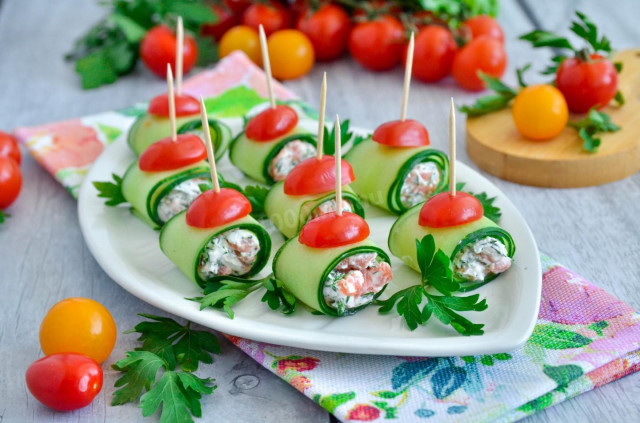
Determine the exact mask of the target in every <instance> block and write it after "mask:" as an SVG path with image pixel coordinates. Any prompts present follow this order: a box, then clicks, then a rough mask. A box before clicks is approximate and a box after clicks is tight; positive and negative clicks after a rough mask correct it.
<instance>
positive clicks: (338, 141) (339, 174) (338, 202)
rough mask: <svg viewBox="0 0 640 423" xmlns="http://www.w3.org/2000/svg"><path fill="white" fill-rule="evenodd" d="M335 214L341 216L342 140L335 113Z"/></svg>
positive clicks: (338, 121)
mask: <svg viewBox="0 0 640 423" xmlns="http://www.w3.org/2000/svg"><path fill="white" fill-rule="evenodd" d="M334 128H335V133H336V151H335V159H336V214H337V215H338V216H342V151H341V150H342V142H341V139H340V117H339V116H338V115H336V124H335V127H334Z"/></svg>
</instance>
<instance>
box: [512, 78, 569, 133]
mask: <svg viewBox="0 0 640 423" xmlns="http://www.w3.org/2000/svg"><path fill="white" fill-rule="evenodd" d="M512 114H513V121H514V122H515V124H516V128H518V131H520V133H521V134H522V135H523V136H524V137H525V138H529V139H531V140H539V141H542V140H550V139H552V138H555V137H556V136H558V135H559V134H560V132H562V130H563V129H564V128H565V126H567V121H568V120H569V108H568V107H567V101H566V100H565V99H564V96H563V95H562V93H561V92H560V90H558V89H557V88H556V87H554V86H552V85H547V84H539V85H531V86H528V87H525V88H523V89H522V91H520V93H518V95H517V96H516V99H515V100H514V102H513V108H512Z"/></svg>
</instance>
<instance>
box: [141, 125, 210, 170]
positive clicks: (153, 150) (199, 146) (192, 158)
mask: <svg viewBox="0 0 640 423" xmlns="http://www.w3.org/2000/svg"><path fill="white" fill-rule="evenodd" d="M206 158H207V149H206V147H205V146H204V143H203V142H202V140H201V139H200V137H199V136H197V135H195V134H178V138H177V139H176V141H173V140H172V139H171V137H167V138H162V139H160V140H158V141H156V142H154V143H153V144H151V145H150V146H149V147H147V149H146V150H144V152H143V153H142V154H141V155H140V160H139V161H138V167H139V168H140V170H142V171H144V172H163V171H165V170H174V169H180V168H181V167H185V166H189V165H190V164H193V163H197V162H199V161H201V160H204V159H206Z"/></svg>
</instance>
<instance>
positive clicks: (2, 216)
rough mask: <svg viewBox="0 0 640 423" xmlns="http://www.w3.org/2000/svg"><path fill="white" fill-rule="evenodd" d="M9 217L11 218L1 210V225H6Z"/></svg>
mask: <svg viewBox="0 0 640 423" xmlns="http://www.w3.org/2000/svg"><path fill="white" fill-rule="evenodd" d="M8 217H11V215H10V214H9V213H5V212H4V211H2V210H0V224H2V223H4V221H5V219H6V218H8Z"/></svg>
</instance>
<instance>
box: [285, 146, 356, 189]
mask: <svg viewBox="0 0 640 423" xmlns="http://www.w3.org/2000/svg"><path fill="white" fill-rule="evenodd" d="M335 163H336V159H335V157H333V156H322V159H320V160H318V159H317V158H315V157H311V158H309V159H306V160H304V161H302V162H301V163H300V164H298V165H297V166H296V167H294V168H293V170H292V171H291V172H289V174H288V175H287V178H286V179H285V180H284V193H285V194H287V195H313V194H321V193H324V192H330V191H333V190H334V189H335V187H336V164H335ZM340 167H341V168H342V185H347V184H350V183H351V182H353V181H355V180H356V176H355V174H354V173H353V168H352V167H351V165H350V164H349V162H347V161H346V160H341V165H340Z"/></svg>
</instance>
